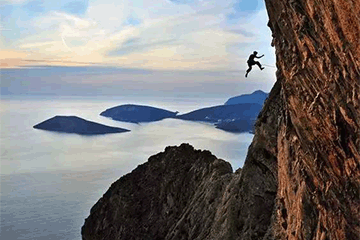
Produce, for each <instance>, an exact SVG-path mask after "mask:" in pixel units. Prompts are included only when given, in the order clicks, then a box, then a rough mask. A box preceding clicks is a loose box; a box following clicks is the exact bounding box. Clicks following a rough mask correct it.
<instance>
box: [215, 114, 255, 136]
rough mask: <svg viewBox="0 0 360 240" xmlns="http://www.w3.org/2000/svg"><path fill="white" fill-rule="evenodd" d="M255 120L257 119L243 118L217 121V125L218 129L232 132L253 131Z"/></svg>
mask: <svg viewBox="0 0 360 240" xmlns="http://www.w3.org/2000/svg"><path fill="white" fill-rule="evenodd" d="M255 121H256V119H255V118H253V119H247V118H242V119H236V120H232V121H223V122H220V123H216V124H215V126H216V128H218V129H221V130H224V131H227V132H232V133H242V132H249V133H253V132H254V125H255Z"/></svg>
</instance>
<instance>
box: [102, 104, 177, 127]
mask: <svg viewBox="0 0 360 240" xmlns="http://www.w3.org/2000/svg"><path fill="white" fill-rule="evenodd" d="M177 113H178V112H171V111H168V110H165V109H161V108H155V107H150V106H142V105H135V104H125V105H120V106H117V107H113V108H109V109H106V110H105V111H104V112H102V113H100V115H101V116H104V117H110V118H112V119H113V120H116V121H122V122H131V123H140V122H154V121H159V120H162V119H165V118H172V117H175V116H176V114H177Z"/></svg>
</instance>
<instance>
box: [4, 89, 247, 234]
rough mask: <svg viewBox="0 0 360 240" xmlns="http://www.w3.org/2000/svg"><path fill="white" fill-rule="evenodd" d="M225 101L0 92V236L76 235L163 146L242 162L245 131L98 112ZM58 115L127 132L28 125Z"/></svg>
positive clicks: (190, 107) (181, 108)
mask: <svg viewBox="0 0 360 240" xmlns="http://www.w3.org/2000/svg"><path fill="white" fill-rule="evenodd" d="M226 100H227V99H224V98H204V97H201V98H200V97H191V98H189V97H174V98H172V97H161V96H151V97H145V96H123V97H118V96H116V97H114V96H96V97H94V96H93V97H90V96H86V97H84V96H26V95H25V96H1V99H0V123H1V124H0V144H1V145H0V146H1V149H0V150H1V169H0V177H1V182H0V188H1V193H0V209H1V212H0V219H1V228H0V239H1V240H15V239H27V240H29V239H36V240H45V239H46V240H50V239H56V240H67V239H68V240H75V239H77V240H79V239H81V226H82V225H83V224H84V220H85V218H86V217H87V216H88V215H89V213H90V209H91V207H92V206H93V205H94V204H95V203H96V202H97V200H98V199H99V198H100V197H101V196H102V195H103V194H104V193H105V192H106V190H107V189H108V188H109V187H110V185H111V183H113V182H114V181H116V180H117V179H118V178H120V177H121V176H123V175H124V174H127V173H129V172H131V171H132V170H133V169H135V168H136V167H137V166H138V165H139V164H143V163H145V162H146V161H147V159H148V158H149V157H150V156H152V155H154V154H157V153H159V152H162V151H164V149H165V147H166V146H179V145H180V144H181V143H189V144H191V145H193V146H194V147H195V148H196V149H203V150H205V149H206V150H210V151H211V152H212V154H214V155H215V156H217V157H218V158H221V159H224V160H226V161H228V162H230V163H231V165H232V167H233V170H234V171H235V170H236V169H238V168H239V167H242V166H243V164H244V160H245V157H246V153H247V149H248V147H249V145H250V143H251V141H252V138H253V135H252V134H250V133H241V134H235V133H229V132H225V131H223V130H220V129H216V128H215V127H214V126H213V125H211V124H208V123H202V122H191V121H184V120H176V119H165V120H162V121H157V122H151V123H140V124H132V123H125V122H119V121H114V120H112V119H110V118H106V117H102V116H100V113H101V112H102V111H104V110H106V109H108V108H111V107H114V106H118V105H121V104H129V103H131V104H140V105H147V106H153V107H159V108H163V109H166V110H170V111H179V112H180V113H186V112H190V111H192V110H196V109H199V108H203V107H210V106H215V105H222V104H224V102H225V101H226ZM56 115H61V116H78V117H81V118H84V119H86V120H89V121H93V122H98V123H102V124H105V125H109V126H115V127H121V128H126V129H129V130H131V131H130V132H126V133H117V134H106V135H97V136H81V135H77V134H65V133H55V132H50V131H44V130H38V129H34V128H33V126H34V125H36V124H38V123H40V122H42V121H45V120H47V119H49V118H51V117H54V116H56Z"/></svg>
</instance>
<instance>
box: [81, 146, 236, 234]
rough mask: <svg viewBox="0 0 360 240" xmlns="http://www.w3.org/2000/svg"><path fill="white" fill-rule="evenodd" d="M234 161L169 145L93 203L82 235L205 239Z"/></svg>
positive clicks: (229, 177) (205, 152) (190, 147)
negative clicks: (230, 162)
mask: <svg viewBox="0 0 360 240" xmlns="http://www.w3.org/2000/svg"><path fill="white" fill-rule="evenodd" d="M231 175H232V168H231V165H230V164H229V163H227V162H225V161H223V160H220V159H217V158H216V157H215V156H213V155H212V154H211V153H210V152H209V151H200V150H194V148H193V147H192V146H190V145H188V144H182V145H181V146H180V147H167V148H166V149H165V152H162V153H159V154H157V155H154V156H152V157H150V158H149V160H148V162H146V163H145V164H143V165H140V166H138V167H137V168H136V169H135V170H134V171H133V172H131V173H130V174H128V175H125V176H123V177H122V178H120V179H119V180H118V181H116V182H115V183H113V184H112V185H111V187H110V189H109V190H108V191H107V192H106V193H105V194H104V196H103V197H102V198H101V199H100V200H99V201H98V202H97V203H96V205H95V206H94V207H93V208H92V209H91V214H90V216H89V217H88V218H87V219H86V221H85V225H84V226H83V228H82V236H83V239H86V240H88V239H104V240H105V239H107V240H108V239H112V240H116V239H127V240H131V239H138V240H146V239H149V240H156V239H206V238H207V237H208V236H209V235H210V234H211V229H212V225H213V224H214V223H215V221H214V219H215V213H216V210H217V208H218V206H219V205H220V204H221V196H222V193H223V192H224V189H225V188H226V186H227V184H228V183H229V181H230V179H231Z"/></svg>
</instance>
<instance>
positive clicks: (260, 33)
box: [0, 0, 275, 94]
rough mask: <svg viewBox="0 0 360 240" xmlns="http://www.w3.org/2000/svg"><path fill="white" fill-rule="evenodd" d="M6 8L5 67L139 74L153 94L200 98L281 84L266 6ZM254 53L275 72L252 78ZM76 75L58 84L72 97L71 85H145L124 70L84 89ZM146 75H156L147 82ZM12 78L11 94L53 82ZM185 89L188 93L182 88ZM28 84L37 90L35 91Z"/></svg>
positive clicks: (133, 1)
mask: <svg viewBox="0 0 360 240" xmlns="http://www.w3.org/2000/svg"><path fill="white" fill-rule="evenodd" d="M0 6H1V8H0V15H1V22H0V32H1V41H0V48H1V50H0V53H1V54H0V61H1V67H2V68H14V67H19V66H20V67H24V66H26V67H29V65H41V66H44V65H46V66H49V65H50V66H59V65H60V66H68V67H70V66H72V67H77V68H74V69H75V70H76V71H79V72H82V71H84V68H79V66H83V65H85V66H86V65H87V66H88V67H87V68H86V69H88V68H89V67H90V66H101V67H117V68H118V69H135V70H134V71H139V74H140V75H139V74H135V75H134V76H133V78H132V79H133V80H132V81H134V82H144V84H143V86H148V87H149V88H151V87H152V88H154V89H160V91H161V90H164V91H169V90H170V89H171V88H172V86H173V89H181V90H184V91H190V92H192V91H194V90H193V89H192V88H194V87H196V86H199V85H201V84H207V87H203V88H202V89H203V91H208V92H215V93H216V91H217V90H219V91H220V90H221V91H222V93H221V94H226V92H227V91H228V92H231V93H232V92H239V91H242V92H249V91H252V90H256V89H254V88H260V89H263V90H265V91H268V90H269V89H270V87H271V86H272V84H273V83H274V81H275V68H274V67H273V66H274V65H275V57H274V49H273V48H272V47H271V46H270V42H271V33H270V30H269V29H268V27H267V26H266V25H267V21H268V18H267V14H266V10H265V6H264V3H263V1H260V0H259V1H258V0H247V1H245V0H208V1H207V0H148V1H145V0H144V1H141V0H122V1H110V0H0ZM254 50H257V51H258V52H259V53H260V54H265V57H264V58H262V59H261V60H260V61H261V62H262V63H264V64H266V65H268V66H272V67H267V68H266V69H265V70H264V71H259V70H258V69H257V68H254V70H253V71H252V72H251V73H250V74H249V78H245V77H244V73H245V70H246V68H247V65H246V60H247V57H248V56H249V54H251V53H252V52H253V51H254ZM74 69H72V70H69V68H61V70H62V71H65V72H66V71H67V72H68V73H69V74H67V75H66V76H65V75H63V77H61V78H57V79H58V80H57V81H58V82H57V84H60V85H64V87H63V89H67V92H69V89H71V86H73V87H74V89H77V90H76V91H80V90H81V89H82V88H81V86H83V88H84V89H87V90H86V91H88V89H89V88H91V87H92V86H93V87H94V86H98V85H101V84H106V86H109V87H108V89H109V90H108V91H107V93H110V92H113V91H114V90H113V89H111V86H112V85H113V86H114V88H116V87H120V86H121V88H122V90H126V89H127V88H129V89H134V88H135V89H136V86H137V85H136V84H129V81H128V80H126V81H125V80H124V78H126V79H129V76H126V77H125V75H124V74H123V72H122V71H120V70H119V71H117V72H116V74H115V75H116V76H117V78H116V77H114V76H112V80H111V82H110V81H106V80H104V79H103V78H100V77H99V73H97V75H96V76H91V77H88V78H89V79H92V80H91V81H88V82H84V83H82V84H83V85H81V84H80V85H79V82H78V81H77V79H76V77H74V76H76V75H75V73H74ZM101 69H102V70H101V71H103V70H104V68H101ZM143 70H149V71H151V72H152V73H153V74H151V75H146V78H145V77H144V76H143V75H141V73H142V71H143ZM87 71H88V70H87ZM96 71H97V72H99V70H98V69H97V70H96ZM104 71H105V70H104ZM34 72H36V73H39V71H37V70H36V71H35V70H34ZM54 72H56V71H54ZM105 72H107V71H105ZM169 72H170V73H172V74H169ZM165 73H166V74H165ZM189 73H193V76H194V77H189V76H191V74H190V75H189ZM214 73H216V74H214ZM5 74H7V75H8V74H11V71H10V72H7V71H4V70H3V71H2V72H1V77H2V81H1V92H2V93H3V94H5V93H7V94H10V93H11V92H16V93H18V94H23V93H29V94H32V93H34V91H35V90H34V89H35V88H36V87H37V86H40V85H41V84H44V82H46V81H47V80H46V76H45V75H46V74H45V75H42V76H41V77H39V78H32V80H31V81H32V83H31V84H25V85H24V83H22V84H20V81H24V79H17V78H16V77H11V76H5ZM201 74H202V75H201ZM20 75H21V74H20ZM215 75H216V76H215ZM49 76H51V73H49ZM9 79H12V82H11V81H10V82H9ZM39 79H40V80H39ZM146 79H148V80H146ZM190 79H191V80H190ZM147 81H148V82H147ZM50 82H51V81H50ZM125 82H126V84H125ZM154 82H157V83H158V86H156V87H154V86H153V84H152V83H154ZM183 83H184V84H185V83H186V84H187V87H185V86H183V87H181V84H183ZM26 85H28V86H30V85H31V86H33V87H31V88H29V89H28V90H27V89H26V87H24V86H26ZM223 85H224V86H223ZM65 86H67V87H65ZM75 86H76V87H75ZM220 86H221V87H220ZM38 89H41V88H38ZM43 89H44V90H43V91H44V93H47V92H54V91H53V90H54V89H56V87H53V88H51V87H50V88H43ZM50 90H51V91H50ZM74 91H75V90H74ZM36 92H38V91H36ZM55 92H58V93H61V94H62V92H63V91H61V88H60V89H59V88H58V90H57V91H55ZM70 92H72V91H70ZM105 94H106V93H105ZM219 94H220V93H219Z"/></svg>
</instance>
